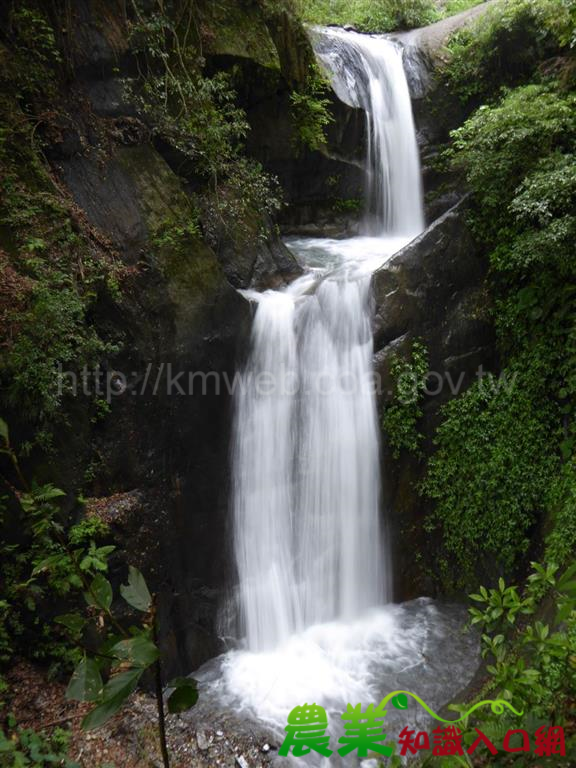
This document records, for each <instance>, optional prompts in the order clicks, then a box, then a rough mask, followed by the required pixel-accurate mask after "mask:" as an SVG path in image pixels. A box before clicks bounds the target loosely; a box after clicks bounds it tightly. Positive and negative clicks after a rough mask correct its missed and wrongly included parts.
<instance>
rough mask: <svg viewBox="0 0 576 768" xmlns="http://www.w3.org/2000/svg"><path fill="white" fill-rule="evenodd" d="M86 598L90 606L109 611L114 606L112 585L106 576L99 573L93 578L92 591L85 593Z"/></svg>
mask: <svg viewBox="0 0 576 768" xmlns="http://www.w3.org/2000/svg"><path fill="white" fill-rule="evenodd" d="M84 597H85V599H86V602H87V603H88V605H93V606H94V607H95V608H101V609H103V610H105V611H109V610H110V606H111V605H112V585H111V584H110V582H109V581H108V579H107V578H106V577H105V576H102V574H101V573H98V574H96V576H95V577H94V578H93V580H92V583H91V584H90V589H89V590H88V591H87V592H85V593H84Z"/></svg>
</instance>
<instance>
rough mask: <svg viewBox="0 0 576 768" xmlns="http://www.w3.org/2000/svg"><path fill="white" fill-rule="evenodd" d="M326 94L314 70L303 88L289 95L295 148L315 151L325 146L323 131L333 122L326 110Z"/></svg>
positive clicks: (327, 90)
mask: <svg viewBox="0 0 576 768" xmlns="http://www.w3.org/2000/svg"><path fill="white" fill-rule="evenodd" d="M328 93H329V88H328V84H327V83H326V81H325V80H324V78H323V77H322V76H321V75H320V73H319V72H318V70H316V69H315V70H314V71H313V72H311V74H310V75H309V77H308V79H307V81H306V84H305V86H304V87H303V88H301V89H299V90H295V91H293V92H292V93H291V94H290V104H291V109H292V122H293V124H294V129H295V144H296V148H298V147H307V148H308V149H311V150H317V149H321V148H322V147H323V146H324V145H325V144H326V133H325V129H326V126H328V125H330V123H332V122H333V120H334V118H333V117H332V115H331V114H330V111H329V110H328V107H329V106H330V100H329V99H328V98H326V96H327V94H328Z"/></svg>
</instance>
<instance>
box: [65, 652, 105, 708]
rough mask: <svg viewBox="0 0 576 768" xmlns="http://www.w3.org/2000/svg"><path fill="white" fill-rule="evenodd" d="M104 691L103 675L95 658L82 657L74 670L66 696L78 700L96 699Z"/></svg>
mask: <svg viewBox="0 0 576 768" xmlns="http://www.w3.org/2000/svg"><path fill="white" fill-rule="evenodd" d="M101 693H102V677H101V675H100V669H99V668H98V664H97V663H96V662H95V661H94V659H89V658H86V656H85V657H84V658H83V659H82V661H81V662H80V664H78V666H77V667H76V669H75V670H74V672H73V674H72V677H71V678H70V682H69V683H68V688H66V698H67V699H74V700H76V701H96V699H98V698H99V696H100V694H101Z"/></svg>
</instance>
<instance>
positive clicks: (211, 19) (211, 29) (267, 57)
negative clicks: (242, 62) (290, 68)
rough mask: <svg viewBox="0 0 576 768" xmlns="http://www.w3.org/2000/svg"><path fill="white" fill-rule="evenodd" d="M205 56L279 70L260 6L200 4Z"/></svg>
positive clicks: (225, 1) (224, 0) (228, 1)
mask: <svg viewBox="0 0 576 768" xmlns="http://www.w3.org/2000/svg"><path fill="white" fill-rule="evenodd" d="M200 13H201V18H202V33H203V35H202V36H203V42H204V49H205V53H207V54H209V55H213V56H214V55H222V56H238V57H240V58H246V59H252V60H253V61H255V62H257V63H258V64H261V65H262V66H263V67H269V68H272V69H280V58H279V56H278V51H277V50H276V46H275V45H274V42H273V40H272V37H271V35H270V32H269V31H268V28H267V26H266V22H265V20H264V17H263V15H262V12H261V10H260V8H259V7H258V5H256V4H255V3H239V2H237V0H221V2H218V3H214V2H204V3H202V4H201V7H200Z"/></svg>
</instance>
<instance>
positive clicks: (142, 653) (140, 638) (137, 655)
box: [110, 633, 159, 669]
mask: <svg viewBox="0 0 576 768" xmlns="http://www.w3.org/2000/svg"><path fill="white" fill-rule="evenodd" d="M110 652H111V653H112V655H113V656H114V657H115V658H116V659H119V660H120V661H127V662H129V663H130V664H131V665H132V666H134V667H140V668H142V669H146V667H149V666H150V665H151V664H153V663H154V662H155V661H156V660H157V659H158V657H159V653H158V648H157V647H156V646H155V645H154V643H153V642H152V641H151V640H150V639H149V638H148V637H147V636H146V634H144V633H142V634H138V635H136V636H135V637H131V638H128V639H126V640H120V642H119V643H116V645H114V646H112V649H111V651H110Z"/></svg>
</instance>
